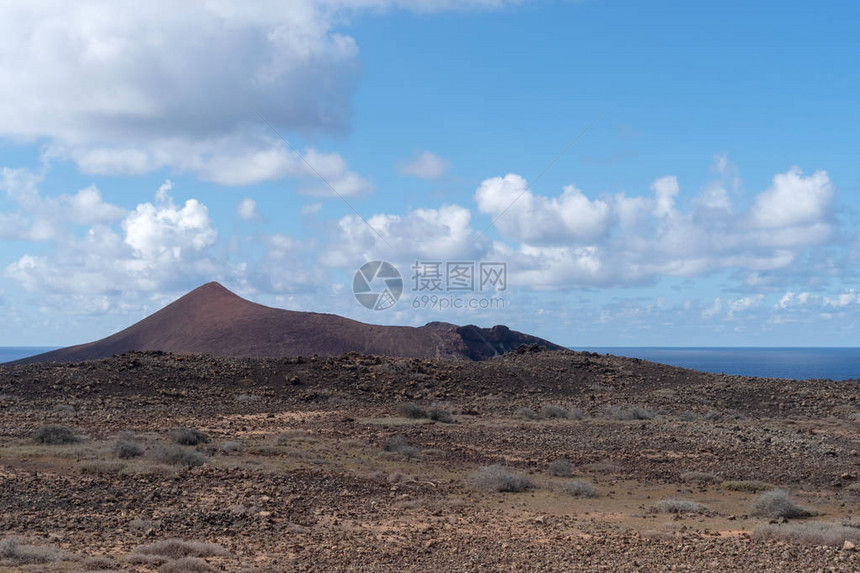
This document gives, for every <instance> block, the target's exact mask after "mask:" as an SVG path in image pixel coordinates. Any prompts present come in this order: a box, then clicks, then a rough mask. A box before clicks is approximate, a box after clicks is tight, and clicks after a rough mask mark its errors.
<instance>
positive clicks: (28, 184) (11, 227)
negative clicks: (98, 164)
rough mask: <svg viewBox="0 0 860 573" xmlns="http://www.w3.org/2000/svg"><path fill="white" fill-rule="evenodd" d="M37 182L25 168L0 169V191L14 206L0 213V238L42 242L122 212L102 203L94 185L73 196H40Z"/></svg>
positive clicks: (111, 217)
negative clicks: (71, 229)
mask: <svg viewBox="0 0 860 573" xmlns="http://www.w3.org/2000/svg"><path fill="white" fill-rule="evenodd" d="M41 181H42V177H41V176H40V175H37V174H35V173H32V172H31V171H29V170H27V169H9V168H5V167H4V168H3V169H2V170H0V190H3V191H5V192H6V196H7V198H8V199H9V200H11V201H12V202H13V203H14V204H16V205H17V210H16V211H15V212H0V238H4V239H15V240H25V241H45V240H50V239H54V238H57V237H60V236H63V235H65V234H67V233H68V232H69V230H70V228H71V227H73V226H74V225H98V224H108V223H111V222H114V221H117V220H119V219H120V218H122V217H123V216H124V215H125V213H126V211H125V209H122V208H120V207H118V206H116V205H112V204H110V203H106V202H105V201H104V199H103V197H102V194H101V192H100V191H99V190H98V188H96V186H95V185H91V186H89V187H87V188H85V189H81V190H80V191H78V192H77V193H75V194H74V195H68V194H63V195H60V196H59V197H42V196H41V195H40V193H39V190H38V185H39V183H41Z"/></svg>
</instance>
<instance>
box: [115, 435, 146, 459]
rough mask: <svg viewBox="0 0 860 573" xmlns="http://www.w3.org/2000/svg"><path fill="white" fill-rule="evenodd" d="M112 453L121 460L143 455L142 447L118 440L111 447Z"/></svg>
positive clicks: (128, 441)
mask: <svg viewBox="0 0 860 573" xmlns="http://www.w3.org/2000/svg"><path fill="white" fill-rule="evenodd" d="M113 453H114V455H116V457H118V458H120V459H123V460H128V459H131V458H139V457H140V456H142V455H143V447H142V446H140V445H139V444H135V443H134V442H132V441H130V440H124V439H119V440H117V441H116V444H114V446H113Z"/></svg>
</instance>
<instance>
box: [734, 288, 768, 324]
mask: <svg viewBox="0 0 860 573" xmlns="http://www.w3.org/2000/svg"><path fill="white" fill-rule="evenodd" d="M762 302H764V295H762V294H757V295H752V296H745V297H742V298H735V299H730V300H728V301H727V306H728V308H729V313H728V316H729V317H730V318H731V317H733V316H734V315H735V314H737V313H740V312H745V311H748V310H751V309H754V308H758V307H759V306H761V304H762Z"/></svg>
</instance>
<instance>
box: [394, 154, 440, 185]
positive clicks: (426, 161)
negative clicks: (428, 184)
mask: <svg viewBox="0 0 860 573" xmlns="http://www.w3.org/2000/svg"><path fill="white" fill-rule="evenodd" d="M450 166H451V162H450V161H448V160H447V159H444V158H442V157H439V156H438V155H436V154H435V153H432V152H430V151H425V152H423V153H420V154H418V155H416V156H415V157H413V158H412V159H410V160H409V161H407V162H406V163H403V164H402V165H401V166H400V168H399V171H400V173H402V174H404V175H409V176H411V177H418V178H419V179H439V178H440V177H442V176H443V175H444V174H445V171H446V170H447V169H448V168H449V167H450Z"/></svg>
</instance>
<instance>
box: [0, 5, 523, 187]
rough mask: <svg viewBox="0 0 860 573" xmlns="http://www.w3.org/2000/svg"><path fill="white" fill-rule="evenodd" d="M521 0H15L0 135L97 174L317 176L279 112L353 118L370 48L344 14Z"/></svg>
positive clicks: (340, 120) (0, 9) (355, 179)
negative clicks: (36, 144)
mask: <svg viewBox="0 0 860 573" xmlns="http://www.w3.org/2000/svg"><path fill="white" fill-rule="evenodd" d="M512 3H515V2H506V1H502V0H496V1H494V0H466V1H459V2H448V1H442V2H436V1H433V2H430V1H429V0H428V1H418V2H405V1H400V0H293V1H291V2H290V3H289V8H288V9H287V8H285V7H284V4H283V3H282V2H278V1H276V0H262V1H260V2H254V3H251V4H249V3H242V2H238V1H231V0H224V1H218V2H190V3H184V2H179V3H177V2H171V1H168V0H153V1H151V2H146V3H145V4H140V3H138V2H132V1H131V0H117V1H115V2H101V1H99V0H82V1H80V2H75V3H72V4H69V5H64V6H62V7H59V6H58V5H57V4H56V3H55V2H50V1H49V0H33V1H32V2H26V3H10V2H4V3H2V4H0V53H2V54H3V55H4V57H3V58H2V59H0V76H2V77H3V82H4V85H10V86H11V85H13V86H15V89H14V90H11V91H8V90H7V93H5V94H4V95H5V97H4V101H3V106H2V108H0V137H6V138H13V139H15V140H31V141H44V142H45V143H46V145H45V158H46V159H52V158H60V159H68V160H71V161H74V162H75V163H76V164H77V165H78V167H79V168H80V169H81V170H83V171H84V172H87V173H97V174H142V173H148V172H152V171H154V170H157V169H161V168H165V167H166V168H171V169H174V170H176V171H182V172H190V173H194V174H196V175H199V176H200V177H202V178H204V179H206V180H208V181H213V182H216V183H220V184H224V185H246V184H252V183H257V182H260V181H266V180H271V179H279V178H283V177H293V176H299V177H305V176H307V175H308V173H307V168H306V166H304V165H303V164H302V163H301V162H299V161H297V159H296V158H295V157H294V156H293V155H292V154H291V153H290V152H289V151H288V150H287V149H286V148H285V147H284V146H283V145H282V142H281V141H280V140H279V138H278V137H277V136H275V135H274V134H272V133H271V132H270V131H269V128H268V126H267V125H266V124H267V123H270V124H271V125H273V126H276V127H277V129H278V130H281V131H282V132H283V133H284V134H285V135H288V134H289V135H290V136H291V137H296V136H297V135H318V134H328V133H343V132H345V131H346V130H347V129H348V128H349V124H350V119H351V115H352V109H351V100H352V95H353V93H354V91H355V88H356V85H357V79H358V76H359V70H360V61H359V49H358V46H357V45H356V42H355V40H354V39H353V38H352V37H350V36H349V35H347V34H345V33H343V32H342V31H340V30H338V29H337V28H338V26H340V25H341V24H343V23H344V22H348V21H349V19H350V17H351V16H352V15H354V14H357V13H359V12H363V11H375V12H379V11H384V10H386V9H396V8H399V9H411V10H416V11H420V12H438V11H442V10H458V9H464V8H466V9H468V8H476V9H494V8H499V7H501V6H504V5H507V4H512ZM261 117H262V118H265V121H263V120H261ZM130 142H131V143H130ZM314 153H318V154H320V157H317V158H314V159H311V158H310V157H309V160H310V161H311V164H312V165H314V166H315V167H316V168H317V169H318V170H319V171H320V172H321V173H322V174H323V176H324V177H325V178H326V179H329V180H330V183H331V184H332V186H334V187H335V189H337V190H338V192H340V193H341V194H343V195H353V194H356V193H359V192H363V191H367V190H368V189H369V185H368V183H367V182H366V181H365V180H364V179H362V178H361V177H359V176H358V175H357V174H355V173H353V172H351V171H350V170H349V169H348V168H347V167H346V166H345V161H344V159H343V158H341V157H340V156H337V155H336V154H330V153H329V154H326V153H324V152H319V151H315V150H306V154H307V155H309V156H310V155H313V154H314ZM308 191H309V192H312V193H315V194H328V193H329V192H327V191H321V190H320V189H319V188H318V187H316V186H314V185H309V186H308Z"/></svg>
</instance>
